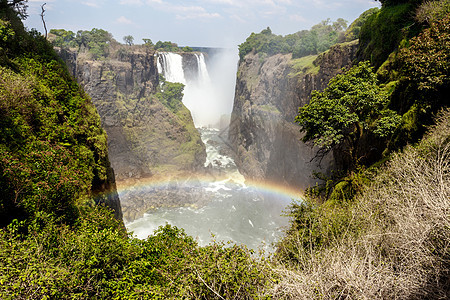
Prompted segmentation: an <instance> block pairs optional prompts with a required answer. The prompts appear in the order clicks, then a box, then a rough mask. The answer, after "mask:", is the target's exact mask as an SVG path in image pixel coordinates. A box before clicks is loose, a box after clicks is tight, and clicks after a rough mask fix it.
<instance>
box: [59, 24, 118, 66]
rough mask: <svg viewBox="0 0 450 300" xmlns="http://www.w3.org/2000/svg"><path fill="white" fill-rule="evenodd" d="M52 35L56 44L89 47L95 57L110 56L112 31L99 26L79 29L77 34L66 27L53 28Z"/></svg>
mask: <svg viewBox="0 0 450 300" xmlns="http://www.w3.org/2000/svg"><path fill="white" fill-rule="evenodd" d="M50 36H51V38H50V39H51V40H52V44H53V45H54V46H57V47H78V48H79V49H81V48H83V49H87V50H88V51H89V52H90V53H91V54H92V56H93V58H94V59H100V58H102V57H106V56H108V54H109V44H110V43H111V42H112V41H113V38H112V35H111V33H109V32H107V31H106V30H103V29H98V28H93V29H92V30H90V31H88V30H79V31H78V32H77V33H76V34H74V33H73V32H72V31H66V30H64V29H51V30H50Z"/></svg>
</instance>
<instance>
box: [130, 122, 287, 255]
mask: <svg viewBox="0 0 450 300" xmlns="http://www.w3.org/2000/svg"><path fill="white" fill-rule="evenodd" d="M200 131H201V134H202V139H203V141H204V143H205V144H206V146H207V156H208V157H207V161H206V163H205V165H206V166H209V168H210V170H211V173H212V174H213V176H214V174H217V175H218V177H220V180H218V181H212V182H207V183H202V184H198V185H197V187H198V188H201V189H203V190H204V193H205V195H207V196H208V197H209V199H208V201H207V202H206V205H204V206H202V207H200V208H195V207H178V208H160V209H157V210H156V211H152V212H150V213H147V214H145V215H144V217H142V218H140V219H137V220H135V221H133V222H131V223H129V224H126V226H127V228H128V230H130V231H133V232H134V235H135V236H137V237H138V238H146V237H147V236H148V235H150V234H152V232H153V231H154V230H155V229H157V228H158V226H161V225H164V224H166V223H169V224H171V225H175V226H177V227H181V228H184V230H185V231H186V233H187V234H189V235H191V236H193V237H194V238H196V239H197V241H198V242H199V244H200V245H206V244H207V243H209V242H210V241H212V239H216V240H218V241H220V240H223V241H233V242H236V243H238V244H244V245H247V246H248V247H250V248H252V249H255V250H256V249H258V248H260V247H262V248H263V249H266V250H267V249H271V244H272V243H273V242H275V241H276V240H277V239H278V238H279V237H280V236H281V234H282V227H284V226H285V225H287V221H288V220H287V218H286V217H284V216H282V214H283V210H284V209H285V208H286V206H287V205H288V204H289V203H290V202H291V197H290V196H288V195H284V194H281V193H279V192H275V191H273V190H272V189H270V188H266V187H262V186H261V187H257V186H250V185H249V186H247V185H246V184H245V183H244V179H243V177H242V175H241V174H239V172H238V170H237V168H236V165H235V164H234V161H233V159H232V158H231V157H230V156H228V155H226V154H224V152H225V151H226V148H227V145H226V140H225V139H223V138H222V136H221V132H220V131H219V130H217V129H207V128H201V129H200ZM163 188H167V187H163Z"/></svg>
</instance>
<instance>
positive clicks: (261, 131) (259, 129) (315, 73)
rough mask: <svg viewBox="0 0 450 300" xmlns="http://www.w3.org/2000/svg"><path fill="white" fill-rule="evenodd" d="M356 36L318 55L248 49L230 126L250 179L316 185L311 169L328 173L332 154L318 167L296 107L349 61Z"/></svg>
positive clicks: (240, 165)
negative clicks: (270, 53) (262, 52)
mask: <svg viewBox="0 0 450 300" xmlns="http://www.w3.org/2000/svg"><path fill="white" fill-rule="evenodd" d="M356 51H357V41H354V42H351V43H348V44H341V45H336V46H334V47H332V48H331V49H330V50H329V51H328V52H326V53H324V54H321V55H319V56H308V57H303V58H300V59H295V60H293V59H292V56H291V54H277V55H273V56H270V57H261V56H260V55H259V54H255V53H250V54H248V55H247V56H245V58H244V59H243V60H242V61H240V63H239V69H238V76H237V81H236V93H235V99H234V106H233V112H232V115H231V122H230V128H229V139H230V142H231V144H232V147H233V149H234V151H235V156H236V157H235V160H236V164H237V166H238V168H239V171H240V172H241V173H242V174H243V175H244V176H245V177H246V178H248V179H252V180H270V181H275V182H277V183H281V184H287V185H291V186H296V187H299V188H302V189H305V188H307V187H308V186H311V185H314V184H315V182H316V180H315V179H314V178H312V177H311V174H312V172H313V171H320V172H324V173H328V172H329V171H330V170H331V168H332V167H333V158H332V157H331V155H330V156H328V157H325V158H324V159H323V160H322V162H321V164H320V166H319V163H318V162H317V160H313V158H314V157H315V155H316V153H317V149H313V148H311V147H310V146H309V145H306V144H304V143H303V142H301V141H300V139H301V138H302V136H303V134H301V133H300V132H299V130H300V127H299V126H298V125H296V124H295V123H294V118H295V116H296V115H297V111H298V107H300V106H303V105H305V104H307V103H308V102H309V97H310V94H311V91H313V90H323V89H324V88H325V87H326V85H327V84H328V82H329V80H330V79H331V78H332V77H334V76H335V75H336V74H338V73H339V72H341V69H342V68H343V67H348V66H350V65H351V63H352V61H353V60H354V59H355V57H356Z"/></svg>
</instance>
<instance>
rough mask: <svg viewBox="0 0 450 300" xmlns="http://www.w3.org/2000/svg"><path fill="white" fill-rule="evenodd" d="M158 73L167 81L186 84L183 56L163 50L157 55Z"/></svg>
mask: <svg viewBox="0 0 450 300" xmlns="http://www.w3.org/2000/svg"><path fill="white" fill-rule="evenodd" d="M157 66H158V73H159V74H162V75H163V76H164V78H165V79H166V80H167V81H169V82H180V83H182V84H186V79H185V78H184V71H183V57H182V56H181V55H179V54H176V53H171V52H163V53H159V55H158V62H157Z"/></svg>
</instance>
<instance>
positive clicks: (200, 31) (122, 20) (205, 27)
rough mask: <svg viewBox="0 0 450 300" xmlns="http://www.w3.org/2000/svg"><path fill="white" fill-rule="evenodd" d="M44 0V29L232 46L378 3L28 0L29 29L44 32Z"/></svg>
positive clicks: (348, 16) (352, 13)
mask: <svg viewBox="0 0 450 300" xmlns="http://www.w3.org/2000/svg"><path fill="white" fill-rule="evenodd" d="M44 2H46V3H47V4H46V5H45V8H46V12H45V20H46V23H47V27H48V28H64V29H67V30H72V31H74V32H76V31H78V30H80V29H82V30H90V29H92V28H101V29H105V30H107V31H109V32H111V33H112V34H113V36H114V38H115V39H116V40H118V41H119V42H123V39H122V38H123V36H125V35H132V36H133V37H134V40H135V43H136V44H141V43H142V38H150V39H151V40H152V41H153V42H157V41H158V40H162V41H172V42H175V43H178V44H179V45H181V46H185V45H189V46H209V47H233V46H236V45H238V44H240V43H242V42H243V41H245V39H246V38H247V37H248V36H249V35H250V33H252V32H260V31H261V30H262V29H264V28H266V27H267V26H270V28H271V29H272V32H273V33H275V34H282V35H285V34H289V33H294V32H297V31H299V30H302V29H309V28H310V27H311V26H312V25H314V24H317V23H319V22H320V21H322V20H325V19H327V18H330V19H331V20H332V21H334V20H336V19H337V18H344V19H346V20H348V21H350V22H351V21H353V20H354V19H356V18H357V17H358V16H359V15H360V14H361V13H362V12H363V11H365V10H367V9H369V8H371V7H375V6H379V2H376V1H374V0H340V1H334V0H330V1H326V0H191V1H178V0H112V1H111V0H110V1H106V0H81V1H75V0H42V1H41V0H29V2H28V4H29V9H28V13H29V17H28V19H27V20H26V21H25V25H26V26H27V27H28V28H36V29H37V30H39V31H41V32H43V26H42V22H41V18H40V16H39V14H40V12H41V8H40V5H41V4H43V3H44Z"/></svg>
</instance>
